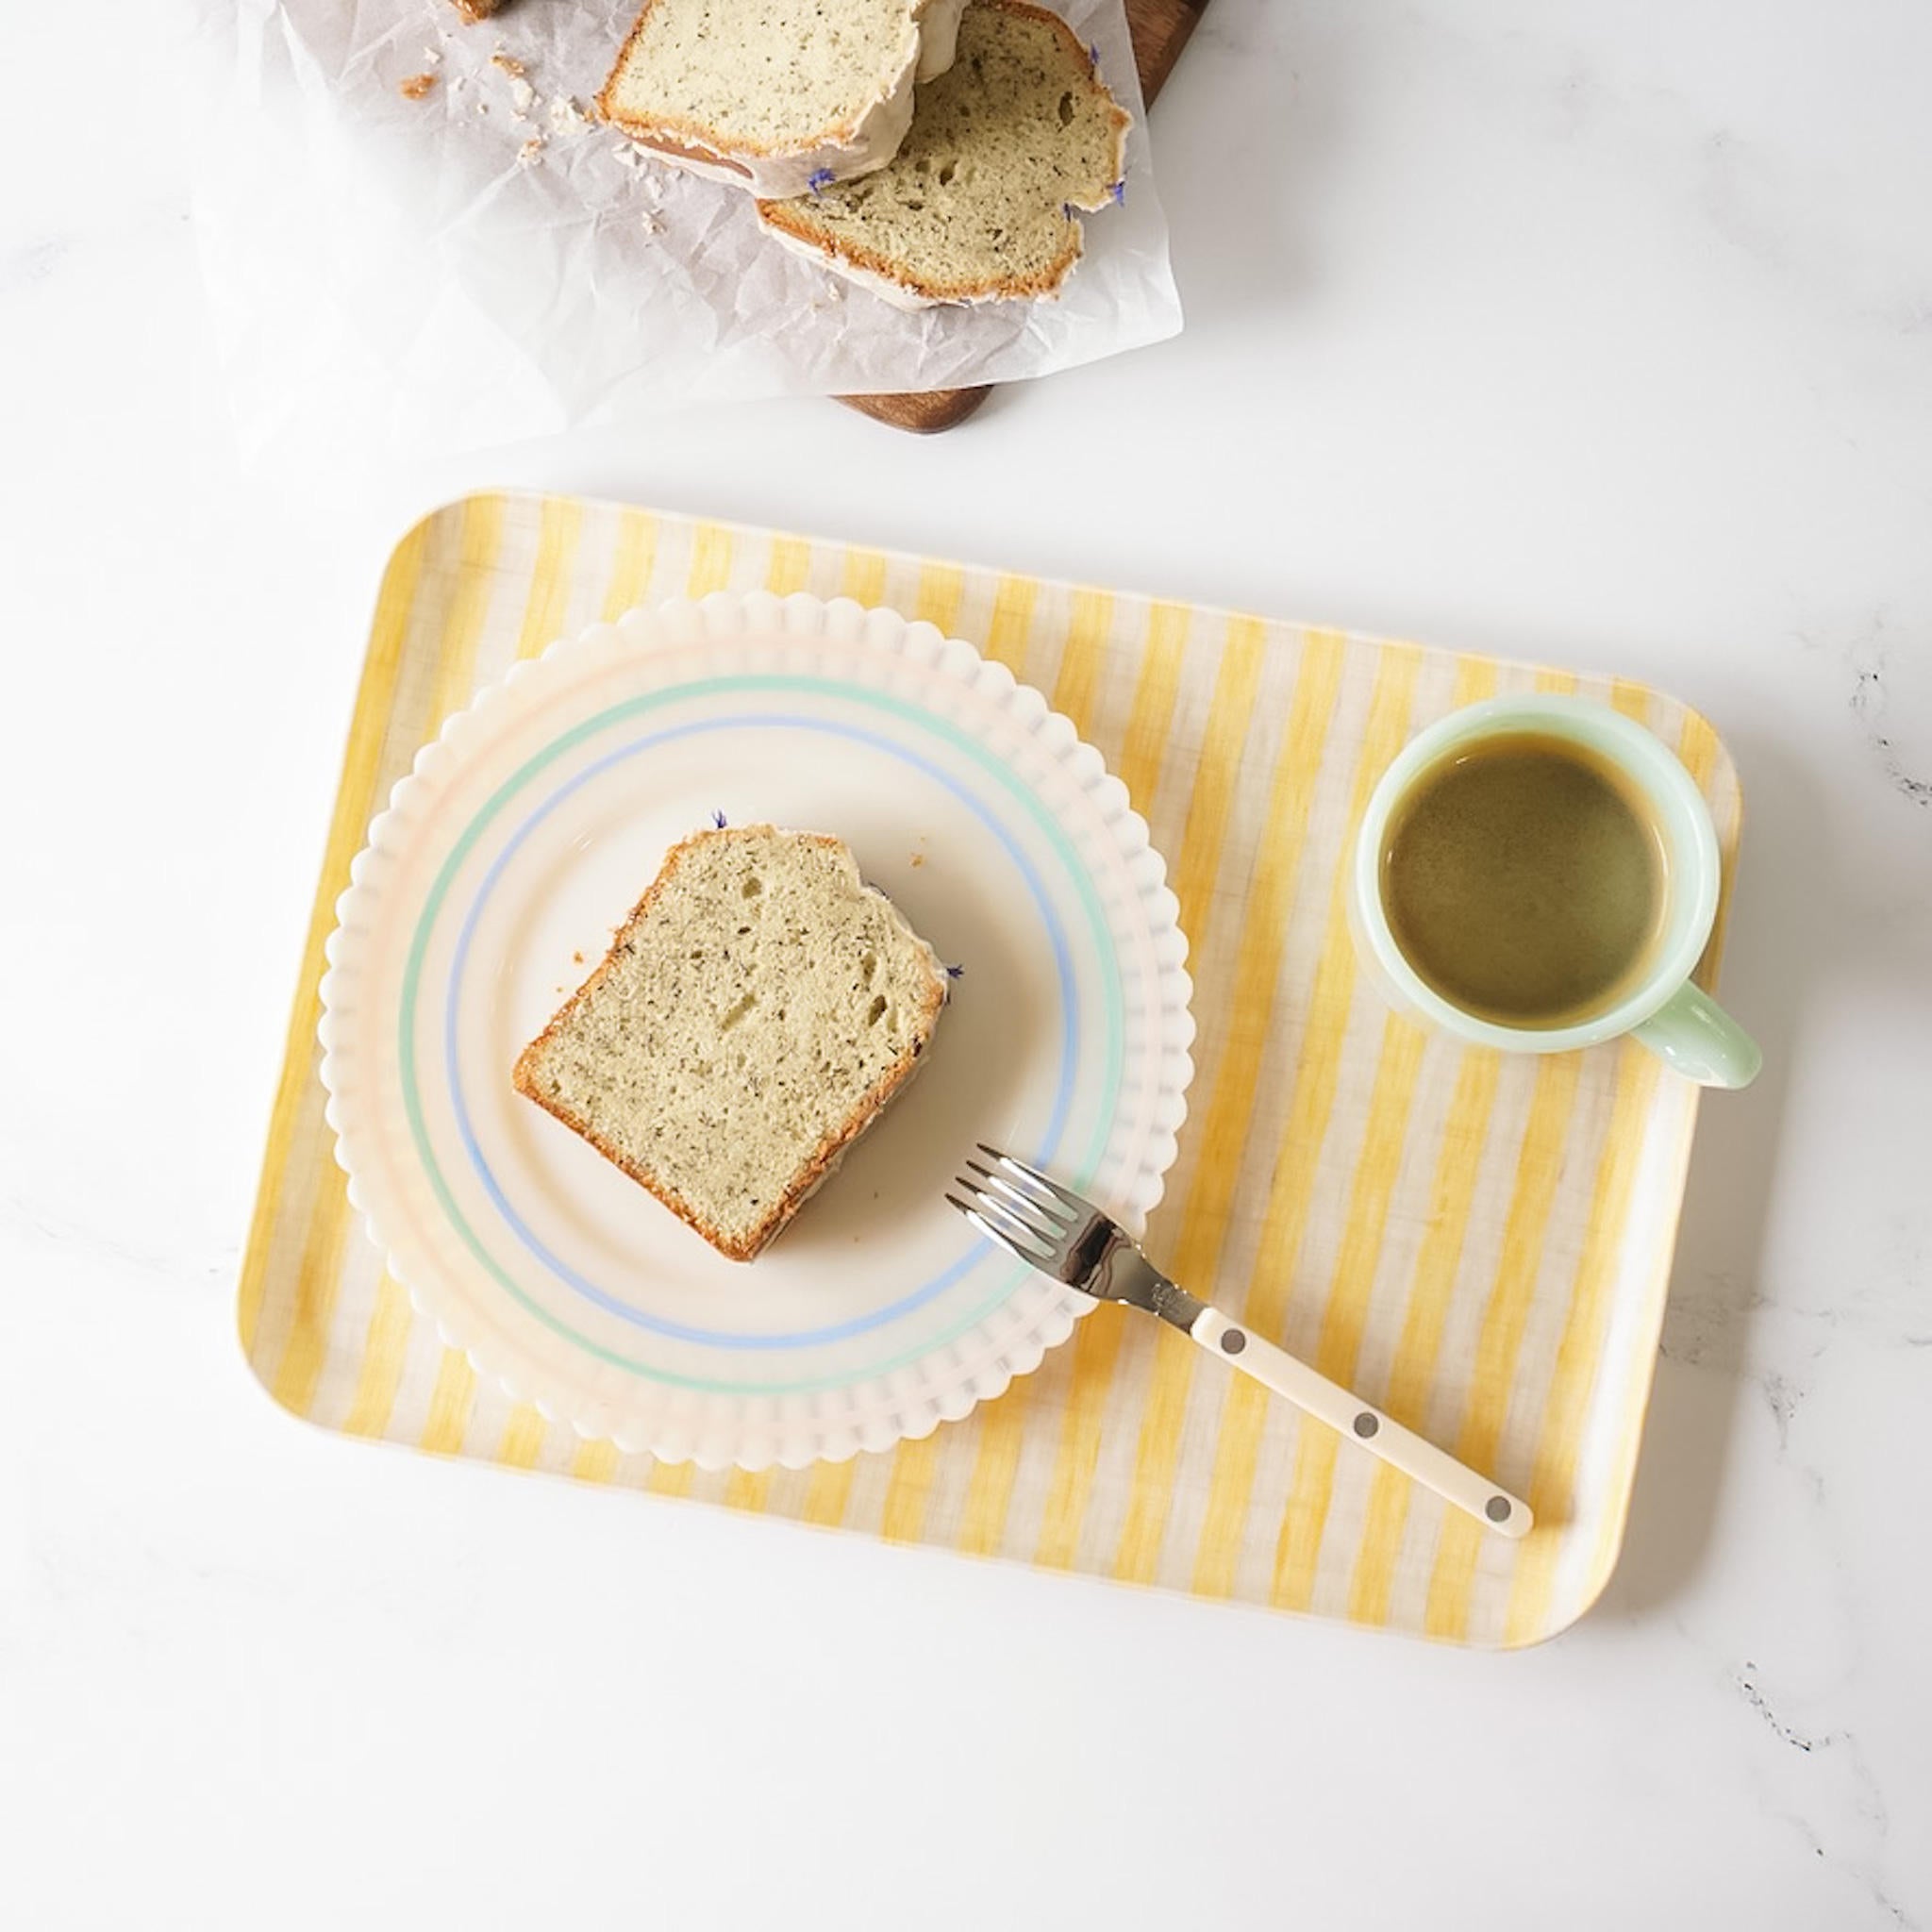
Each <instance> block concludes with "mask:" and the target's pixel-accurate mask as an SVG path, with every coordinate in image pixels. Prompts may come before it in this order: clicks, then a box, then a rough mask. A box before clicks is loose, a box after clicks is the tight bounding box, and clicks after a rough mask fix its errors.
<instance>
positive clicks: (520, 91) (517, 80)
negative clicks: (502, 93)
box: [509, 74, 537, 121]
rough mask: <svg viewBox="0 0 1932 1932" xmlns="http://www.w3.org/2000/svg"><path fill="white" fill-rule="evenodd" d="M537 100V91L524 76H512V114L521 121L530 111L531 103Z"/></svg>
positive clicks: (510, 104) (510, 96)
mask: <svg viewBox="0 0 1932 1932" xmlns="http://www.w3.org/2000/svg"><path fill="white" fill-rule="evenodd" d="M536 98H537V90H536V89H535V88H533V87H532V86H531V85H530V83H529V82H528V81H527V80H525V78H524V77H523V75H520V74H519V75H511V77H510V83H509V106H510V112H511V113H513V114H514V115H515V116H516V117H517V119H518V120H519V121H521V120H522V119H523V118H524V116H525V114H527V113H528V112H529V111H530V103H531V102H532V101H534V100H535V99H536Z"/></svg>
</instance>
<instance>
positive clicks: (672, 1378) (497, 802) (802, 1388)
mask: <svg viewBox="0 0 1932 1932" xmlns="http://www.w3.org/2000/svg"><path fill="white" fill-rule="evenodd" d="M738 691H791V692H803V693H807V694H811V695H819V696H824V695H827V694H831V695H836V696H838V697H841V698H849V699H855V700H857V701H858V703H859V704H861V705H867V706H870V707H871V708H873V709H874V710H880V711H886V712H889V713H891V715H892V716H894V717H896V718H898V719H900V720H901V721H903V722H904V723H906V724H912V725H915V726H917V727H918V728H919V729H921V730H923V731H925V732H927V733H929V734H930V735H931V736H933V737H936V738H939V739H941V740H943V741H945V742H946V743H948V744H950V745H951V746H952V747H953V749H954V750H955V751H958V752H961V753H963V754H964V755H965V756H966V757H967V758H970V759H972V761H973V762H974V764H976V765H979V766H980V767H981V768H982V769H983V770H985V771H986V772H988V773H989V774H991V776H992V777H994V778H995V779H997V780H998V781H999V783H1000V784H1001V785H1003V786H1004V787H1005V788H1006V790H1007V791H1009V792H1010V793H1011V794H1012V795H1013V797H1014V798H1016V799H1017V800H1018V801H1019V802H1020V804H1021V805H1022V806H1023V807H1024V808H1025V810H1026V812H1027V814H1028V815H1029V816H1030V817H1031V818H1032V820H1033V822H1034V824H1036V825H1038V826H1039V828H1040V829H1041V831H1042V832H1043V833H1044V834H1045V835H1046V839H1047V842H1048V843H1049V844H1050V845H1051V846H1052V847H1053V848H1054V850H1055V853H1056V855H1057V856H1058V858H1059V860H1060V863H1061V865H1062V867H1063V868H1064V869H1065V871H1066V873H1067V874H1068V876H1069V877H1070V878H1072V879H1073V881H1074V888H1075V890H1076V891H1078V892H1079V894H1080V902H1081V908H1082V910H1084V911H1085V913H1086V914H1087V920H1088V924H1089V926H1090V927H1091V931H1092V935H1093V938H1094V941H1095V951H1096V952H1097V953H1098V954H1099V955H1100V957H1101V958H1102V959H1103V960H1105V962H1106V965H1107V971H1106V973H1105V974H1104V975H1103V977H1104V980H1105V989H1104V991H1105V1011H1106V1015H1107V1026H1106V1028H1105V1033H1104V1038H1105V1041H1106V1051H1107V1073H1106V1082H1107V1091H1108V1101H1107V1105H1106V1106H1105V1107H1104V1108H1102V1109H1101V1112H1100V1115H1099V1119H1098V1122H1097V1124H1096V1125H1095V1129H1094V1138H1093V1141H1092V1143H1091V1146H1090V1147H1089V1149H1088V1151H1087V1156H1086V1159H1085V1161H1084V1163H1083V1168H1084V1170H1086V1171H1087V1172H1091V1168H1092V1166H1093V1164H1094V1162H1095V1161H1097V1160H1098V1159H1099V1158H1100V1155H1101V1153H1102V1151H1103V1150H1104V1149H1105V1147H1106V1145H1107V1137H1108V1133H1109V1131H1110V1130H1111V1127H1112V1122H1113V1113H1114V1108H1115V1107H1116V1106H1117V1105H1118V1104H1119V1100H1120V1090H1121V1082H1122V1077H1123V1074H1124V1065H1125V1047H1124V1024H1123V1021H1124V1011H1125V996H1124V993H1123V991H1122V990H1121V975H1120V960H1119V958H1118V957H1117V955H1116V953H1115V950H1114V947H1113V943H1112V936H1111V935H1110V934H1109V932H1108V927H1107V919H1106V914H1105V911H1104V910H1103V908H1102V907H1101V904H1100V899H1099V894H1098V893H1097V892H1096V891H1095V890H1094V886H1093V881H1092V879H1091V876H1090V875H1089V874H1088V872H1087V869H1086V867H1085V866H1084V865H1083V864H1082V863H1081V862H1080V858H1079V855H1078V854H1077V853H1076V852H1075V851H1074V848H1073V846H1072V844H1071V843H1070V842H1069V841H1068V840H1067V837H1066V835H1065V833H1064V832H1063V831H1062V830H1061V828H1060V826H1059V824H1058V821H1056V820H1055V819H1054V818H1053V816H1052V815H1051V814H1050V813H1049V812H1048V811H1047V809H1046V808H1045V807H1044V806H1043V805H1042V804H1041V801H1040V799H1039V798H1038V796H1036V794H1035V793H1034V792H1033V791H1030V790H1029V789H1028V788H1027V787H1026V786H1024V785H1023V784H1022V783H1021V782H1020V781H1019V779H1018V778H1017V777H1015V776H1014V774H1012V773H1011V772H1010V771H1008V768H1007V767H1006V766H1005V765H1004V764H1002V763H1000V762H999V760H998V759H996V758H993V756H992V755H991V753H990V752H988V751H987V750H986V748H985V747H984V746H983V745H980V744H978V743H977V742H975V741H974V740H973V739H970V738H968V737H967V736H966V735H965V734H964V733H963V732H960V731H958V729H956V728H955V727H954V726H953V725H951V724H947V723H946V721H945V720H944V719H942V718H936V717H934V716H933V714H932V713H931V712H930V711H926V710H924V709H922V708H920V707H918V706H916V705H911V704H908V703H907V702H906V701H905V700H904V699H902V698H894V697H891V696H888V695H887V694H886V693H885V692H883V691H869V690H867V689H866V688H865V687H864V686H863V685H857V684H844V683H838V682H834V681H833V680H832V679H830V678H824V677H797V676H787V675H777V674H767V673H757V674H746V675H741V676H733V677H708V678H699V679H696V680H694V681H692V682H691V683H689V684H677V685H669V686H667V687H666V688H665V689H664V690H662V691H649V692H646V693H645V694H644V695H643V696H641V697H636V698H628V699H626V700H625V702H624V703H623V704H621V705H612V706H611V707H609V708H608V709H606V710H603V711H599V712H598V713H597V714H596V716H595V717H592V718H587V719H586V720H584V722H583V723H582V724H574V725H573V726H572V727H571V728H570V729H569V730H568V731H566V732H564V733H563V734H562V736H560V737H558V738H556V739H553V740H552V741H550V743H549V744H547V745H545V746H544V747H543V749H542V750H541V751H540V752H537V753H535V754H534V755H533V756H532V757H531V758H527V759H526V760H525V762H524V763H523V764H522V765H521V766H519V767H518V769H517V770H516V771H515V772H513V773H511V774H510V775H509V776H508V778H506V779H505V780H504V781H503V783H502V784H501V785H500V786H498V787H497V789H496V790H495V791H493V792H492V793H491V796H490V797H489V798H488V799H487V800H486V801H485V802H484V804H483V805H482V806H481V807H480V808H479V809H478V810H477V812H476V815H475V817H474V818H473V819H471V821H470V823H469V824H467V825H465V826H464V827H463V830H462V833H461V835H460V836H459V837H458V840H457V842H456V844H455V845H454V846H452V847H451V849H450V854H449V857H448V858H446V859H444V860H443V862H442V865H441V868H440V870H439V871H438V873H437V874H436V878H435V882H434V883H433V884H432V885H431V886H430V888H429V894H428V897H427V898H426V899H425V901H424V905H423V911H422V914H421V916H420V917H419V918H418V920H417V922H416V930H415V932H414V934H413V936H412V937H411V939H410V941H409V957H408V961H407V962H406V964H405V966H404V969H403V985H402V996H401V1010H400V1013H399V1016H398V1041H397V1043H398V1053H399V1058H400V1061H401V1075H402V1088H403V1109H404V1112H405V1113H406V1114H407V1116H408V1123H409V1136H410V1139H411V1140H412V1141H414V1142H415V1147H416V1153H417V1157H418V1158H420V1159H421V1161H422V1162H423V1166H424V1170H425V1173H426V1174H428V1177H429V1184H430V1189H431V1191H433V1192H434V1193H435V1195H436V1198H437V1200H438V1202H439V1203H440V1204H441V1208H442V1211H443V1213H444V1214H445V1215H446V1216H447V1217H448V1219H449V1223H450V1224H451V1226H453V1227H454V1228H455V1229H456V1231H457V1233H458V1235H459V1236H460V1237H461V1238H462V1241H463V1244H464V1245H465V1246H466V1247H467V1248H468V1249H469V1250H470V1252H471V1254H472V1255H474V1256H475V1257H476V1259H477V1261H478V1262H479V1263H480V1264H481V1265H482V1267H483V1269H484V1270H485V1272H486V1273H487V1274H489V1275H490V1277H491V1280H493V1281H494V1282H495V1283H496V1284H497V1286H498V1287H499V1288H501V1289H503V1290H504V1291H505V1292H506V1293H507V1294H508V1295H509V1297H510V1299H511V1300H512V1301H514V1302H515V1303H516V1304H517V1305H518V1306H519V1307H522V1308H523V1309H524V1310H525V1313H527V1314H530V1315H533V1316H535V1317H536V1319H537V1320H538V1321H539V1322H541V1323H542V1324H543V1325H544V1326H545V1327H546V1328H548V1329H550V1330H551V1331H552V1332H553V1333H554V1334H557V1335H560V1336H562V1337H564V1339H565V1340H567V1341H570V1342H572V1343H574V1344H575V1346H576V1347H578V1348H581V1349H582V1350H584V1352H585V1353H586V1354H588V1355H591V1356H594V1357H596V1358H597V1359H598V1360H600V1361H603V1362H607V1363H608V1364H609V1365H610V1366H611V1367H612V1368H619V1369H624V1370H626V1371H628V1372H629V1373H630V1374H634V1375H639V1376H641V1377H642V1378H643V1379H645V1380H646V1381H652V1382H660V1383H663V1384H666V1385H667V1386H669V1387H672V1388H677V1389H690V1390H693V1391H697V1392H698V1393H701V1394H706V1395H804V1394H811V1393H816V1392H818V1391H822V1390H825V1389H842V1388H847V1387H850V1386H851V1384H853V1383H855V1382H865V1381H871V1380H873V1379H874V1378H875V1377H877V1376H879V1375H887V1374H891V1373H892V1371H893V1370H894V1369H902V1368H905V1367H907V1366H908V1364H909V1363H912V1362H915V1361H918V1360H920V1359H921V1358H922V1357H924V1356H928V1355H930V1354H931V1353H932V1352H933V1350H935V1349H937V1348H943V1347H944V1346H945V1345H946V1344H947V1343H948V1342H950V1341H957V1340H958V1338H959V1337H960V1336H961V1335H964V1334H965V1333H966V1332H967V1331H968V1330H969V1329H971V1328H974V1327H976V1326H977V1325H978V1324H980V1323H981V1322H983V1321H985V1320H986V1318H987V1317H988V1316H989V1315H990V1314H991V1313H992V1311H993V1310H994V1309H995V1308H997V1307H999V1306H1000V1305H1001V1304H1002V1303H1003V1302H1005V1301H1007V1300H1008V1298H1009V1297H1010V1296H1011V1294H1012V1292H1013V1290H1014V1289H1015V1288H1016V1287H1017V1286H1018V1285H1019V1284H1020V1283H1021V1282H1022V1281H1024V1279H1025V1278H1026V1276H1027V1275H1028V1274H1031V1273H1032V1270H1030V1269H1027V1268H1021V1269H1018V1270H1016V1271H1015V1272H1014V1273H1013V1274H1009V1275H1008V1276H1007V1277H1006V1278H1005V1280H1004V1281H1003V1282H1002V1283H1001V1285H1000V1288H999V1290H998V1291H997V1292H996V1293H995V1294H993V1295H992V1296H991V1298H990V1299H989V1300H987V1301H986V1302H983V1303H982V1304H980V1306H979V1307H976V1308H974V1309H973V1310H972V1311H971V1312H969V1313H968V1314H966V1315H964V1316H962V1317H961V1318H960V1320H959V1321H958V1323H957V1324H955V1325H954V1326H952V1327H951V1328H948V1329H946V1330H945V1331H944V1332H943V1333H941V1334H939V1335H935V1336H932V1337H930V1338H928V1339H927V1340H926V1341H922V1342H920V1343H919V1344H918V1345H917V1346H915V1347H912V1348H909V1349H907V1350H904V1351H903V1352H902V1353H900V1354H898V1355H896V1356H892V1357H889V1358H888V1359H886V1360H885V1361H882V1362H875V1363H874V1364H872V1365H871V1366H870V1367H867V1368H863V1369H859V1370H857V1371H855V1372H854V1373H852V1374H842V1375H818V1376H810V1377H806V1378H803V1379H801V1380H798V1381H794V1382H726V1381H719V1380H716V1379H714V1378H711V1377H708V1376H702V1375H680V1374H676V1373H675V1372H674V1371H672V1370H670V1369H660V1368H657V1367H654V1366H653V1365H652V1364H650V1363H648V1362H641V1361H638V1360H637V1359H636V1358H635V1357H630V1356H626V1355H621V1354H619V1353H618V1352H617V1351H616V1350H614V1349H609V1348H606V1347H605V1346H604V1345H603V1344H602V1343H601V1342H596V1341H591V1340H590V1339H589V1338H588V1337H586V1336H583V1335H580V1334H578V1333H577V1331H576V1330H575V1328H573V1327H572V1326H571V1325H570V1324H568V1323H566V1322H564V1321H561V1320H559V1319H558V1317H557V1316H555V1315H553V1314H551V1313H550V1312H549V1310H548V1309H546V1308H543V1307H540V1306H539V1305H538V1304H537V1303H536V1302H534V1301H532V1300H531V1299H530V1297H529V1296H528V1295H526V1294H525V1292H524V1291H523V1290H522V1289H521V1288H519V1287H518V1286H517V1284H516V1282H515V1281H514V1279H512V1277H511V1276H510V1274H508V1271H507V1270H505V1269H504V1268H503V1267H502V1265H501V1264H500V1263H499V1262H498V1261H497V1260H496V1258H495V1257H494V1256H492V1255H491V1253H490V1251H489V1250H488V1249H487V1248H486V1247H485V1246H484V1245H483V1243H482V1242H481V1241H479V1240H478V1239H477V1237H476V1234H475V1230H474V1229H472V1228H471V1226H470V1224H469V1223H468V1222H467V1221H466V1220H465V1219H464V1217H463V1214H462V1210H461V1209H460V1208H458V1205H457V1202H456V1197H455V1195H454V1193H453V1192H452V1191H451V1190H450V1186H449V1183H448V1182H447V1181H446V1180H445V1179H444V1178H443V1174H442V1169H441V1166H440V1164H439V1163H438V1161H437V1158H436V1155H435V1152H434V1150H433V1149H432V1148H431V1146H430V1144H429V1137H428V1130H427V1128H426V1126H425V1123H424V1118H423V1096H422V1091H421V1089H420V1087H419V1085H418V1083H417V1078H416V1053H415V1022H416V1004H417V998H418V995H419V993H420V991H421V990H422V980H423V962H424V959H425V957H426V955H427V953H428V950H429V938H430V932H431V929H432V927H433V926H434V925H435V924H436V919H437V915H438V914H439V913H440V912H441V909H442V903H443V901H444V900H445V899H446V898H447V897H448V896H449V891H450V888H451V886H452V885H453V884H454V883H455V881H456V875H457V874H458V872H460V871H461V869H462V866H463V863H464V861H465V860H466V859H467V858H469V856H470V854H471V853H472V852H473V851H475V847H476V843H477V841H479V840H480V839H481V838H482V836H483V834H484V832H485V831H486V830H487V829H488V828H489V826H490V824H491V821H492V820H493V819H495V817H496V816H497V814H498V813H499V812H500V811H502V810H503V808H505V807H506V806H507V805H508V803H509V801H510V800H511V799H512V798H513V797H514V796H515V795H516V794H517V793H518V792H519V791H522V790H523V789H524V787H525V785H527V784H528V783H529V782H530V781H531V780H532V779H533V778H535V777H536V776H537V775H538V774H540V773H541V772H542V771H543V770H544V769H545V767H547V766H548V765H550V764H552V763H554V762H555V761H556V760H557V759H558V758H561V757H562V756H563V755H564V753H566V752H568V751H571V750H573V749H574V748H575V746H577V745H579V744H581V743H583V742H584V741H585V740H586V739H589V738H593V737H595V736H596V735H597V733H599V732H600V731H605V730H608V728H609V727H610V726H611V725H612V724H619V723H622V722H623V721H624V720H625V719H628V718H635V717H641V716H643V715H644V714H645V713H646V712H649V711H653V710H656V709H658V708H660V707H661V706H664V705H668V704H671V703H674V702H682V701H686V700H689V699H691V698H705V697H712V696H717V695H721V694H729V693H732V692H738ZM1083 1177H1084V1175H1083Z"/></svg>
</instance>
